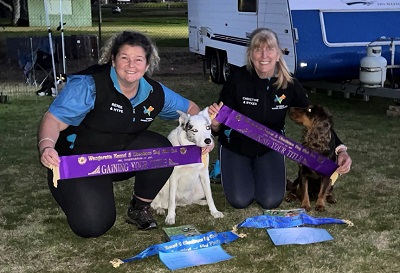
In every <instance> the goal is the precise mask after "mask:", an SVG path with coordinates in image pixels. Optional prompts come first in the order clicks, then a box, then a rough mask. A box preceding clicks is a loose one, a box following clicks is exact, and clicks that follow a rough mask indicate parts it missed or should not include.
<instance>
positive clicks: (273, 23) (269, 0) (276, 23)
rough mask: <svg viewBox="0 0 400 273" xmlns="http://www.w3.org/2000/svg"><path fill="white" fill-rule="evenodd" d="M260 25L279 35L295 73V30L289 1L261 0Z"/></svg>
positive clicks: (287, 61) (259, 9)
mask: <svg viewBox="0 0 400 273" xmlns="http://www.w3.org/2000/svg"><path fill="white" fill-rule="evenodd" d="M257 20H258V22H257V24H258V27H266V28H269V29H271V30H273V31H275V33H276V34H277V35H278V39H279V43H280V45H281V49H282V51H283V54H285V55H284V58H285V61H286V63H287V65H288V67H289V70H290V72H292V73H295V72H296V71H295V68H296V49H295V45H294V43H295V37H294V36H295V30H293V27H292V20H291V14H290V10H289V4H288V2H287V1H279V0H278V1H277V0H259V1H258V19H257Z"/></svg>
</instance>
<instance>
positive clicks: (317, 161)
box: [215, 105, 338, 177]
mask: <svg viewBox="0 0 400 273" xmlns="http://www.w3.org/2000/svg"><path fill="white" fill-rule="evenodd" d="M215 119H216V120H217V121H218V122H221V123H223V124H225V125H226V126H229V127H230V128H232V129H234V130H235V131H238V132H239V133H241V134H244V135H245V136H247V137H249V138H251V139H253V140H255V141H257V142H259V143H261V144H263V145H265V146H267V147H269V148H271V149H272V150H274V151H276V152H278V153H280V154H283V155H284V156H286V157H287V158H289V159H292V160H294V161H296V162H298V163H300V164H303V165H305V166H307V167H309V168H311V169H313V170H314V171H316V172H318V173H321V174H323V175H326V176H329V177H330V176H331V175H332V174H333V173H334V172H335V170H336V169H337V168H338V165H337V164H336V163H335V162H333V161H332V160H330V159H328V158H326V157H324V156H322V155H320V154H318V153H317V152H315V151H312V150H310V149H308V148H306V147H304V146H302V145H301V144H299V143H296V142H295V141H293V140H291V139H289V138H286V137H284V136H283V135H281V134H279V133H277V132H275V131H273V130H271V129H269V128H267V127H265V126H264V125H262V124H260V123H258V122H256V121H254V120H251V119H250V118H248V117H246V116H244V115H242V114H240V113H238V112H236V111H235V110H233V109H231V108H229V107H227V106H225V105H223V106H222V108H221V109H220V110H219V113H218V114H217V115H216V117H215Z"/></svg>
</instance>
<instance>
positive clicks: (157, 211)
mask: <svg viewBox="0 0 400 273" xmlns="http://www.w3.org/2000/svg"><path fill="white" fill-rule="evenodd" d="M156 213H157V214H158V215H165V210H164V209H163V208H157V209H156Z"/></svg>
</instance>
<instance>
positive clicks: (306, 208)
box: [301, 205, 311, 211]
mask: <svg viewBox="0 0 400 273" xmlns="http://www.w3.org/2000/svg"><path fill="white" fill-rule="evenodd" d="M301 207H302V208H303V209H305V210H306V211H311V206H309V205H303V206H301Z"/></svg>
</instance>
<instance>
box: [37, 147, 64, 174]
mask: <svg viewBox="0 0 400 273" xmlns="http://www.w3.org/2000/svg"><path fill="white" fill-rule="evenodd" d="M40 162H41V163H42V164H43V166H45V167H46V168H49V169H51V168H52V167H53V166H54V167H58V166H59V165H60V157H59V156H58V152H57V151H56V150H55V149H54V148H53V147H50V146H47V147H44V148H42V150H41V151H40Z"/></svg>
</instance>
